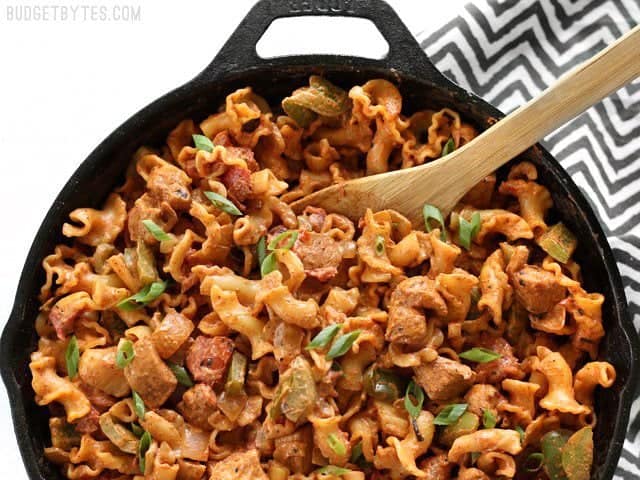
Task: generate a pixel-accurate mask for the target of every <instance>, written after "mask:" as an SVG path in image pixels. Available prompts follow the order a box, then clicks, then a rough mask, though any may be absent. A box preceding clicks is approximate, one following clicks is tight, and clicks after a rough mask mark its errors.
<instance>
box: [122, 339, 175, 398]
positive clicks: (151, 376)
mask: <svg viewBox="0 0 640 480" xmlns="http://www.w3.org/2000/svg"><path fill="white" fill-rule="evenodd" d="M134 350H135V353H136V355H135V357H134V358H133V360H132V361H131V363H130V364H129V365H127V366H126V367H125V369H124V374H125V376H126V377H127V382H129V385H131V388H133V389H134V390H135V391H136V392H137V393H138V395H140V397H142V400H144V403H145V405H147V406H149V407H151V408H158V407H160V406H161V405H162V404H163V403H164V402H166V401H167V399H168V398H169V397H170V396H171V394H172V393H173V391H174V390H175V389H176V386H177V385H178V381H177V380H176V377H175V375H174V374H173V372H172V371H171V370H170V369H169V367H167V365H166V364H165V363H164V362H163V361H162V359H161V358H160V355H158V352H156V349H155V347H154V346H153V343H152V342H151V339H149V338H143V339H140V340H138V341H137V342H136V343H135V345H134Z"/></svg>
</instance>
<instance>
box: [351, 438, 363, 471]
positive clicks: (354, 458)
mask: <svg viewBox="0 0 640 480" xmlns="http://www.w3.org/2000/svg"><path fill="white" fill-rule="evenodd" d="M361 458H363V455H362V442H358V443H356V446H355V447H353V448H352V449H351V458H350V459H349V461H350V462H351V463H353V464H354V465H358V462H359V461H360V459H361Z"/></svg>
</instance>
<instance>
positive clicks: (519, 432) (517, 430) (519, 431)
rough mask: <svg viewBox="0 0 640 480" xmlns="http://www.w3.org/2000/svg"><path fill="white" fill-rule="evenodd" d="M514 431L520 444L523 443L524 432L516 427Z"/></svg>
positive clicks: (519, 427)
mask: <svg viewBox="0 0 640 480" xmlns="http://www.w3.org/2000/svg"><path fill="white" fill-rule="evenodd" d="M515 431H516V432H518V434H520V443H524V430H523V429H522V427H521V426H520V425H518V426H517V427H516V428H515Z"/></svg>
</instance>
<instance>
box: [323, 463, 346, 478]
mask: <svg viewBox="0 0 640 480" xmlns="http://www.w3.org/2000/svg"><path fill="white" fill-rule="evenodd" d="M350 472H351V470H349V469H348V468H342V467H336V466H335V465H325V466H324V467H322V468H319V469H317V470H316V471H315V473H316V474H318V475H335V476H336V477H339V476H340V475H344V474H345V473H350Z"/></svg>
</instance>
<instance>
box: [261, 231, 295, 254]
mask: <svg viewBox="0 0 640 480" xmlns="http://www.w3.org/2000/svg"><path fill="white" fill-rule="evenodd" d="M299 234H300V232H298V231H297V230H287V231H286V232H282V233H281V234H279V235H277V236H276V237H275V238H274V239H273V240H271V241H270V242H269V245H267V248H268V249H269V250H278V249H281V250H290V249H291V247H293V245H294V244H295V243H296V240H298V235H299ZM284 240H287V243H285V245H284V246H283V247H281V246H280V244H281V243H282V242H283V241H284Z"/></svg>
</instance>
